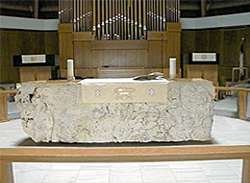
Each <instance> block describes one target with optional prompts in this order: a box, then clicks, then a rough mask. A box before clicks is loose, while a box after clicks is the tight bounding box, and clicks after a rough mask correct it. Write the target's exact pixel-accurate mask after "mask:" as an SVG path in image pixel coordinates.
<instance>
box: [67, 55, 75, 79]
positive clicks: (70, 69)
mask: <svg viewBox="0 0 250 183" xmlns="http://www.w3.org/2000/svg"><path fill="white" fill-rule="evenodd" d="M67 71H68V80H73V79H74V61H73V59H68V60H67Z"/></svg>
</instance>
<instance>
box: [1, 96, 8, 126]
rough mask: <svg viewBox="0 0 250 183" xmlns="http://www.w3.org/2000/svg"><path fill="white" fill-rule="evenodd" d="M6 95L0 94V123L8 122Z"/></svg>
mask: <svg viewBox="0 0 250 183" xmlns="http://www.w3.org/2000/svg"><path fill="white" fill-rule="evenodd" d="M6 97H7V94H6V93H4V92H0V122H5V121H8V106H7V99H6Z"/></svg>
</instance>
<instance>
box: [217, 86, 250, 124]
mask: <svg viewBox="0 0 250 183" xmlns="http://www.w3.org/2000/svg"><path fill="white" fill-rule="evenodd" d="M215 90H216V96H218V95H219V94H218V93H219V91H236V92H238V117H239V119H243V120H245V119H247V96H248V93H250V89H247V88H234V87H220V86H218V87H215ZM249 110H250V109H249Z"/></svg>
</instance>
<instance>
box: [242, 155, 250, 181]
mask: <svg viewBox="0 0 250 183" xmlns="http://www.w3.org/2000/svg"><path fill="white" fill-rule="evenodd" d="M242 183H250V157H249V158H248V159H244V160H243V170H242Z"/></svg>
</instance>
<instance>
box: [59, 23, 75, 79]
mask: <svg viewBox="0 0 250 183" xmlns="http://www.w3.org/2000/svg"><path fill="white" fill-rule="evenodd" d="M58 32H59V63H60V74H61V70H62V69H66V68H67V59H69V58H71V59H72V58H73V24H72V23H61V24H59V25H58Z"/></svg>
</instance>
